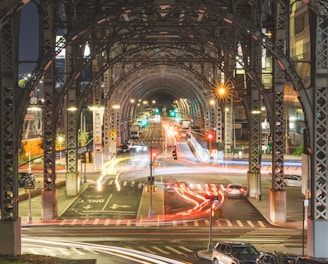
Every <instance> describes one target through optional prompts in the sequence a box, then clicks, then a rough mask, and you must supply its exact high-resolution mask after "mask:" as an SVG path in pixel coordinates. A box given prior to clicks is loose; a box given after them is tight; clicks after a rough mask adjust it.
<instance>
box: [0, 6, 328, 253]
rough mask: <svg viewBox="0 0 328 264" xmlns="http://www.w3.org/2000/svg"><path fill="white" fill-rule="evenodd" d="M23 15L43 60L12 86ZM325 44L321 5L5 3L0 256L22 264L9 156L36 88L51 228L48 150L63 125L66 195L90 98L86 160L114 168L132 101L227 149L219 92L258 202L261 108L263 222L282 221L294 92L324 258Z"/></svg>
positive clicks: (312, 245)
mask: <svg viewBox="0 0 328 264" xmlns="http://www.w3.org/2000/svg"><path fill="white" fill-rule="evenodd" d="M27 5H29V6H30V7H31V6H32V8H33V9H34V10H35V14H36V16H37V18H38V20H39V23H38V25H39V27H38V29H37V30H38V46H39V54H38V56H37V59H35V60H34V61H30V63H32V64H34V65H35V67H34V68H33V69H32V74H31V77H30V78H29V79H28V81H27V82H26V83H25V84H24V86H23V87H20V86H19V85H18V75H19V72H18V66H19V65H20V64H21V63H24V62H23V61H20V60H19V51H18V46H19V43H21V42H23V41H27V40H24V39H19V31H20V28H21V24H20V19H21V17H22V16H23V11H24V8H25V7H26V6H27ZM34 30H36V29H34ZM57 35H60V38H56V37H57ZM327 43H328V4H327V1H325V0H303V1H300V0H295V1H287V0H271V1H270V0H247V1H246V0H229V1H227V0H184V1H180V0H145V1H139V0H92V1H91V0H90V1H89V0H61V1H60V0H36V1H28V0H24V1H18V0H2V1H1V3H0V61H1V64H0V116H1V119H0V163H1V164H0V180H1V185H0V199H1V200H0V205H1V219H0V231H1V234H5V235H1V238H0V245H1V247H0V254H13V255H15V254H19V253H20V219H19V217H18V205H17V192H18V191H17V189H18V187H17V168H18V158H17V156H18V150H19V148H20V142H21V135H22V129H23V127H22V126H23V120H24V116H25V114H26V111H27V107H28V105H29V104H30V99H31V96H33V93H34V91H35V89H36V86H37V85H38V83H39V81H40V80H42V81H43V85H44V87H43V89H44V91H43V92H44V95H43V99H44V102H43V104H42V105H41V107H42V119H43V149H44V184H43V185H44V188H43V192H42V199H41V200H42V205H43V209H42V218H43V220H51V219H55V218H56V217H57V200H56V197H57V193H56V168H55V150H56V147H55V139H56V132H57V130H58V128H59V127H60V126H63V127H64V128H65V135H66V137H65V138H66V149H67V153H66V155H67V195H71V196H74V195H77V194H78V193H79V191H80V190H79V184H78V182H79V180H78V179H79V173H78V166H77V164H78V163H77V160H78V152H77V146H78V128H79V127H80V125H81V124H80V122H81V119H80V114H81V112H83V109H85V107H86V101H87V99H89V100H90V98H91V102H92V105H93V106H94V108H93V130H94V131H93V132H94V141H95V145H94V146H95V148H94V156H95V157H97V156H99V155H103V156H104V157H105V159H110V158H111V156H113V155H114V154H115V152H116V145H117V143H118V142H121V141H123V140H125V139H126V135H125V131H128V125H129V122H128V121H129V120H131V119H132V118H133V116H134V115H135V113H136V111H137V104H136V103H135V104H132V103H131V102H132V99H140V98H145V99H150V98H155V99H156V98H157V99H160V98H162V99H163V98H166V99H167V100H172V101H173V100H174V101H176V104H177V105H178V107H179V108H180V109H181V111H182V113H183V114H184V115H188V116H189V117H191V118H192V119H193V120H194V122H195V123H196V124H197V125H200V126H202V127H205V129H207V130H210V129H212V130H215V131H216V132H217V133H216V137H217V138H216V141H217V142H227V143H228V142H231V137H232V135H231V133H227V131H225V134H224V135H225V136H224V137H223V133H222V131H223V129H224V128H223V125H222V124H223V121H224V120H227V119H229V118H230V119H231V116H228V115H226V116H224V114H223V113H224V111H223V109H224V105H225V104H226V101H225V100H223V99H222V98H221V97H220V96H219V94H218V93H217V92H216V91H217V88H218V86H219V85H221V84H224V85H225V86H226V88H227V87H229V88H231V96H230V98H228V100H230V101H232V100H234V101H238V102H239V103H240V104H241V105H242V106H243V109H244V113H245V117H246V119H247V122H248V127H249V141H250V143H249V149H250V154H249V164H250V165H249V172H248V180H249V191H250V196H252V197H260V195H261V182H260V176H261V175H260V171H259V164H260V162H261V148H260V146H261V144H262V142H261V141H262V132H261V122H262V118H263V116H262V115H261V113H260V111H259V110H261V108H262V106H265V108H266V116H267V118H268V121H269V124H270V128H271V137H272V140H273V151H272V164H273V166H272V188H271V190H270V194H271V205H270V206H271V212H272V214H271V218H272V221H274V222H277V223H280V222H285V221H286V214H287V212H286V192H285V189H284V184H283V177H284V153H285V148H286V144H285V141H286V138H285V137H286V135H287V133H286V129H287V127H286V123H285V122H286V110H285V102H286V96H285V95H286V94H285V93H286V91H287V90H288V89H289V90H292V91H294V93H295V95H296V97H297V99H298V101H299V104H300V108H301V109H302V111H303V112H304V116H305V133H304V135H305V140H304V155H303V156H304V159H303V160H304V163H305V164H307V166H306V167H308V174H309V184H308V188H309V191H308V192H306V193H307V194H308V193H310V194H311V195H310V196H309V197H306V198H309V199H310V201H311V203H310V204H311V206H310V208H311V210H310V211H311V213H310V214H311V217H310V222H309V229H308V238H309V239H308V241H309V245H308V252H309V254H310V255H311V256H316V257H328V255H327V254H328V253H327V252H328V250H327V243H326V242H327V237H328V214H327V212H328V208H327V205H328V200H327V189H328V175H327V169H328V152H327V137H328V133H327V131H328V125H327V124H328V122H327V121H328V113H327V109H328V102H327V100H328V95H327V86H328V52H327V50H328V44H327ZM86 47H87V48H88V49H90V53H88V54H86V53H85V50H86ZM63 49H65V51H66V55H65V60H64V62H65V70H64V72H62V73H61V74H62V75H64V78H63V80H64V82H63V83H62V84H61V85H57V83H56V82H57V80H58V71H57V69H56V55H58V54H59V53H60V52H61V51H62V50H63ZM85 83H87V84H86V85H85ZM82 84H83V85H82ZM209 99H213V100H214V101H212V102H214V103H210V102H209V101H210V100H209ZM118 106H119V107H118ZM63 120H64V125H62V123H63ZM229 124H230V123H229ZM225 129H226V130H229V129H228V123H227V124H226V126H225ZM102 134H104V137H102Z"/></svg>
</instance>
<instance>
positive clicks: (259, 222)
mask: <svg viewBox="0 0 328 264" xmlns="http://www.w3.org/2000/svg"><path fill="white" fill-rule="evenodd" d="M257 222H258V224H259V225H260V227H265V224H264V223H263V221H257Z"/></svg>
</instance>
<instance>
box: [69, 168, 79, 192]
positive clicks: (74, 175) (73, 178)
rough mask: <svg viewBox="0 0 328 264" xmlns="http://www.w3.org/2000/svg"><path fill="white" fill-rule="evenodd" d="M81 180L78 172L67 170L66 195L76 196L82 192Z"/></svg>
mask: <svg viewBox="0 0 328 264" xmlns="http://www.w3.org/2000/svg"><path fill="white" fill-rule="evenodd" d="M80 183H81V180H80V177H79V173H78V172H67V174H66V195H67V196H76V195H78V194H79V192H80V186H81V184H80Z"/></svg>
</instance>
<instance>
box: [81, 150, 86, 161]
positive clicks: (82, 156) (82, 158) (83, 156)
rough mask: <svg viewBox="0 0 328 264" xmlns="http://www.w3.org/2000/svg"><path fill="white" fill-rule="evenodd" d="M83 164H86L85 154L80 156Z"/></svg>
mask: <svg viewBox="0 0 328 264" xmlns="http://www.w3.org/2000/svg"><path fill="white" fill-rule="evenodd" d="M80 159H81V163H86V153H85V152H83V153H81V154H80Z"/></svg>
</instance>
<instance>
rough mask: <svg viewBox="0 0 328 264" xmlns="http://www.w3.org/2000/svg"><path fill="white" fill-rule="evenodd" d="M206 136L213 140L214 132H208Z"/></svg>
mask: <svg viewBox="0 0 328 264" xmlns="http://www.w3.org/2000/svg"><path fill="white" fill-rule="evenodd" d="M206 138H207V140H208V141H212V140H213V134H212V133H211V132H209V133H207V136H206Z"/></svg>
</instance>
